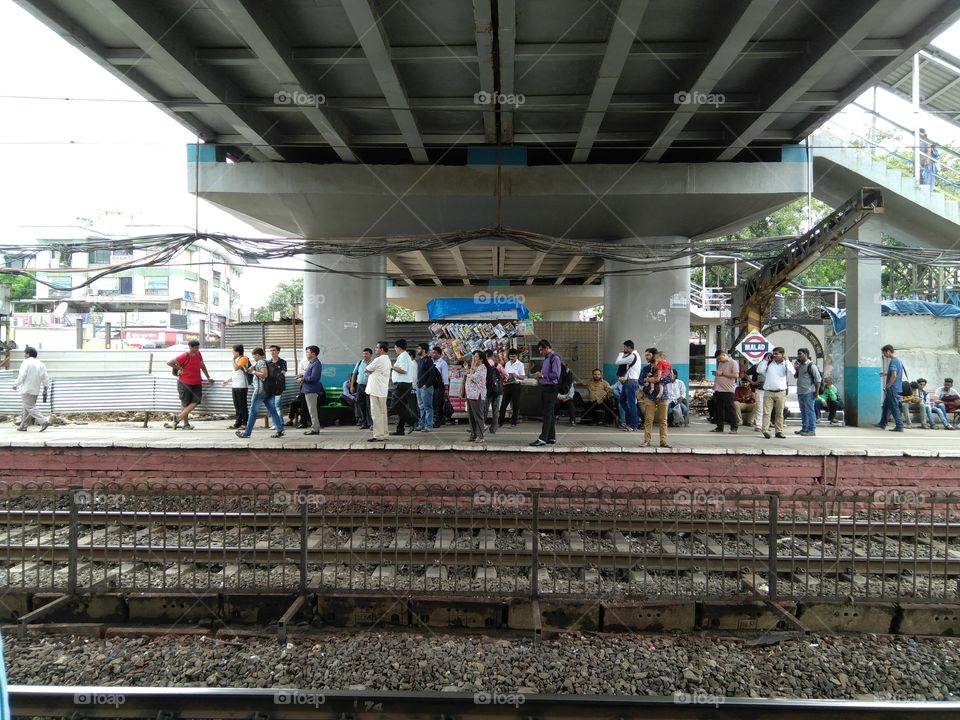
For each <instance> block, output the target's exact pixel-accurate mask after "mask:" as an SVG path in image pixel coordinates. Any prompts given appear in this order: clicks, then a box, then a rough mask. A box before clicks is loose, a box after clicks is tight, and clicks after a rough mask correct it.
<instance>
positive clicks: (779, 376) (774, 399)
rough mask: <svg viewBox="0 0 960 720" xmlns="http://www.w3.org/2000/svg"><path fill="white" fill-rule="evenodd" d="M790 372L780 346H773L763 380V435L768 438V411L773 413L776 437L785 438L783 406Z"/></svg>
mask: <svg viewBox="0 0 960 720" xmlns="http://www.w3.org/2000/svg"><path fill="white" fill-rule="evenodd" d="M789 372H792V370H791V369H790V367H789V365H787V360H786V358H785V357H784V350H783V348H782V347H775V348H774V349H773V352H772V357H771V359H770V362H769V363H767V368H766V376H765V377H764V380H763V426H762V428H761V430H762V432H763V436H764V437H765V438H766V439H767V440H769V439H770V413H771V412H772V413H774V417H773V422H774V425H775V427H776V431H777V437H778V438H786V435H784V434H783V406H784V405H785V404H786V401H787V373H789Z"/></svg>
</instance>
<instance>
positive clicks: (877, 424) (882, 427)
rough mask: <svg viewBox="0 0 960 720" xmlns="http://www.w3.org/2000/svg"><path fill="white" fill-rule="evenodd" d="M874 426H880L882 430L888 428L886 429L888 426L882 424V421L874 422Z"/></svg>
mask: <svg viewBox="0 0 960 720" xmlns="http://www.w3.org/2000/svg"><path fill="white" fill-rule="evenodd" d="M873 426H874V427H875V428H880V429H881V430H886V429H887V426H886V425H881V424H880V423H874V424H873Z"/></svg>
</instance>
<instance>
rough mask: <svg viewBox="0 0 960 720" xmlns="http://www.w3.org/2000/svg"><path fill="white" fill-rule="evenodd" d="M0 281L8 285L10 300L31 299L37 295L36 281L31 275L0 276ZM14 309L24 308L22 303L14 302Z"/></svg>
mask: <svg viewBox="0 0 960 720" xmlns="http://www.w3.org/2000/svg"><path fill="white" fill-rule="evenodd" d="M0 282H2V283H3V284H4V285H8V286H9V287H10V299H11V300H32V299H33V298H35V297H36V296H37V281H36V279H35V278H34V277H33V275H7V274H4V275H3V276H0ZM13 307H14V309H15V310H22V309H25V307H26V306H25V305H24V304H23V303H16V302H15V303H14V305H13Z"/></svg>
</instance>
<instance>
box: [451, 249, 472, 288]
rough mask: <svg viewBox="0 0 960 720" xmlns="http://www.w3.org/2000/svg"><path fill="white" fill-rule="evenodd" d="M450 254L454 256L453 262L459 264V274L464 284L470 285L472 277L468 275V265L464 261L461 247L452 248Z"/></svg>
mask: <svg viewBox="0 0 960 720" xmlns="http://www.w3.org/2000/svg"><path fill="white" fill-rule="evenodd" d="M450 254H451V255H453V261H454V262H455V263H456V264H457V272H459V273H460V278H461V279H462V280H463V284H464V285H469V284H470V276H469V274H468V273H467V264H466V263H465V262H464V261H463V253H462V252H460V247H459V246H457V245H454V246H453V247H451V248H450Z"/></svg>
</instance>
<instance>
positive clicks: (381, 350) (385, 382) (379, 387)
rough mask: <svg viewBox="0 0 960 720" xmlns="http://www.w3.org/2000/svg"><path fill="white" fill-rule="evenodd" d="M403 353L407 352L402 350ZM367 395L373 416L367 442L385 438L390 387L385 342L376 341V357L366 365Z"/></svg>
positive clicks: (388, 363) (388, 358)
mask: <svg viewBox="0 0 960 720" xmlns="http://www.w3.org/2000/svg"><path fill="white" fill-rule="evenodd" d="M403 354H404V355H406V354H407V353H406V352H404V353H403ZM364 370H366V372H367V396H368V397H369V398H370V414H371V415H372V416H373V437H372V438H370V439H369V440H368V442H374V441H377V440H386V439H387V391H388V390H389V389H390V357H389V356H388V355H387V343H386V342H385V341H383V340H381V341H380V342H378V343H377V350H376V357H375V358H374V359H373V360H372V361H371V362H370V363H369V364H368V365H367V366H366V367H364Z"/></svg>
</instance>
